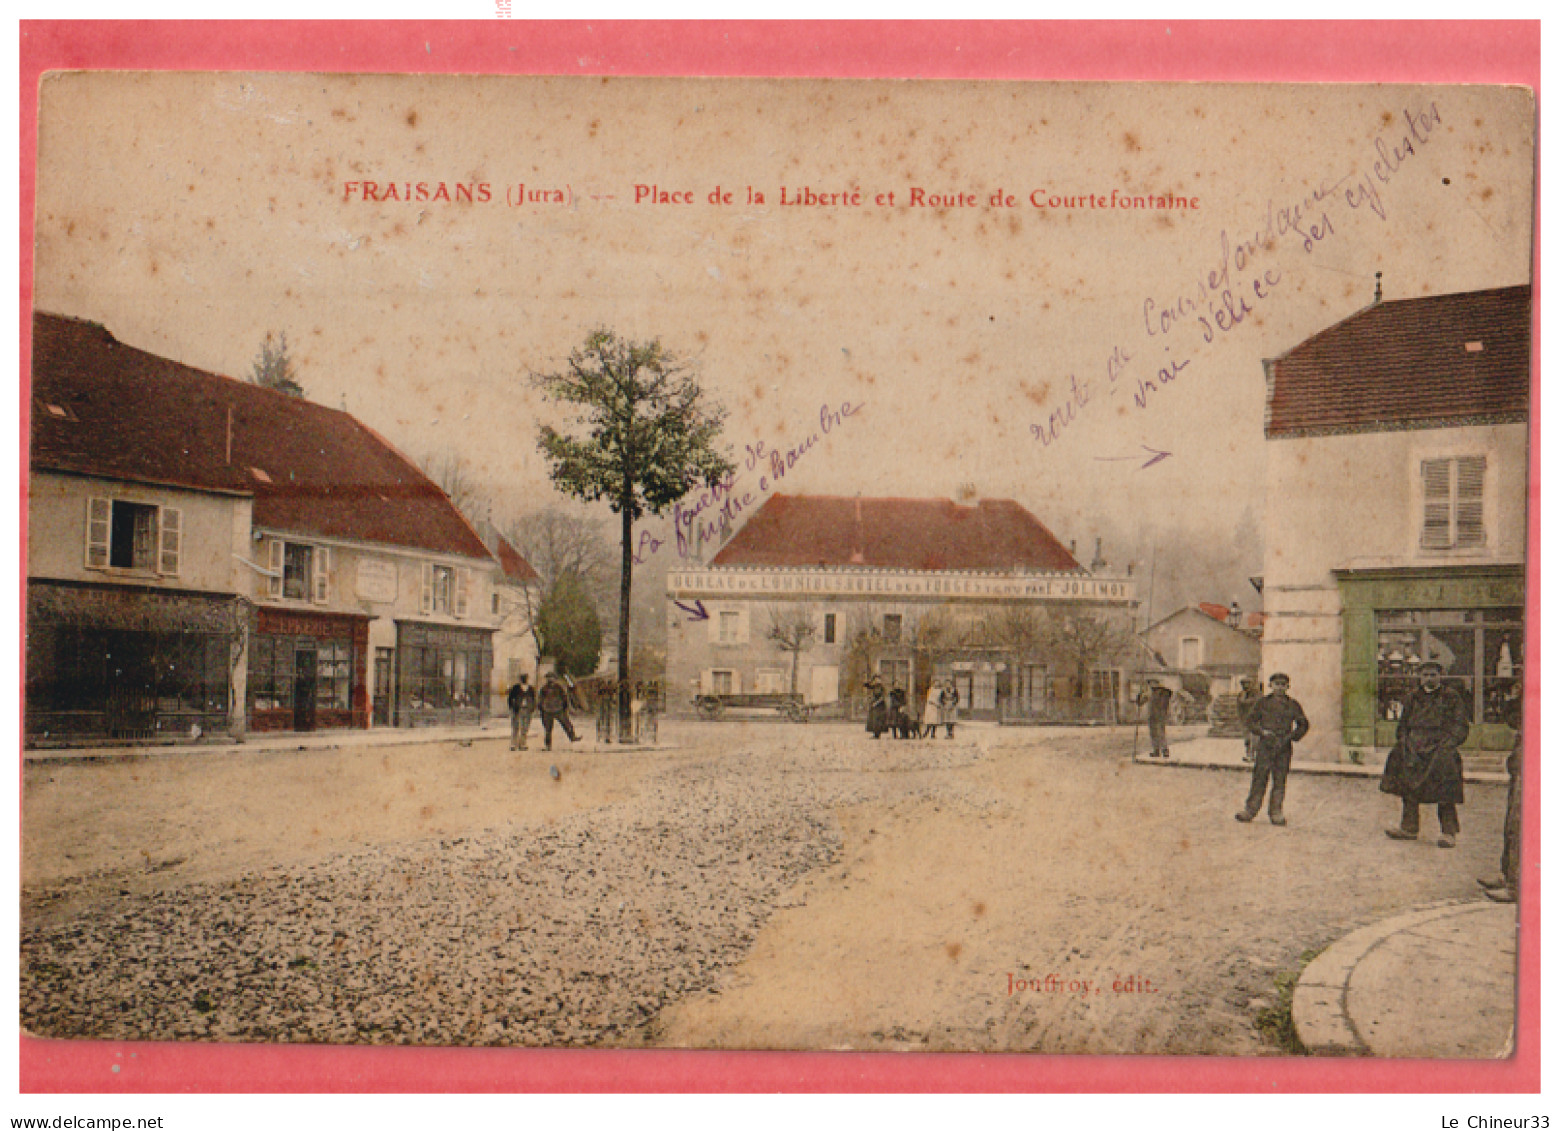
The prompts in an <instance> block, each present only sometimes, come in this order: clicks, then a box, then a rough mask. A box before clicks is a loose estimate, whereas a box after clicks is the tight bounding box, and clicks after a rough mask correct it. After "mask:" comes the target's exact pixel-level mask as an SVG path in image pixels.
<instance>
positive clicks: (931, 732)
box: [921, 679, 943, 738]
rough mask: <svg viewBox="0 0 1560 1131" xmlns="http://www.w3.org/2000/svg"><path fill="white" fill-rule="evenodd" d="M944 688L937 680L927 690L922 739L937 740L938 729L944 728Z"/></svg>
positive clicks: (922, 715) (922, 722) (922, 720)
mask: <svg viewBox="0 0 1560 1131" xmlns="http://www.w3.org/2000/svg"><path fill="white" fill-rule="evenodd" d="M942 696H943V687H942V684H941V683H939V682H938V681H937V680H935V679H934V680H932V685H931V686H930V687H928V688H927V689H926V710H925V711H924V712H923V713H922V714H921V737H922V738H936V737H937V728H938V727H940V726H942V721H943V720H942Z"/></svg>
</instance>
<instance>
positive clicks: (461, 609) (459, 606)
mask: <svg viewBox="0 0 1560 1131" xmlns="http://www.w3.org/2000/svg"><path fill="white" fill-rule="evenodd" d="M470 603H471V571H470V570H469V569H457V570H456V571H455V615H456V616H458V617H463V616H465V615H466V608H467V606H468V605H469V604H470Z"/></svg>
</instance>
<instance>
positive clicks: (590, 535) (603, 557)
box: [504, 504, 618, 625]
mask: <svg viewBox="0 0 1560 1131" xmlns="http://www.w3.org/2000/svg"><path fill="white" fill-rule="evenodd" d="M504 536H505V537H506V538H508V539H509V541H510V543H511V544H513V546H514V547H515V549H517V550H519V551H520V553H521V554H523V555H524V556H525V560H526V561H528V562H530V563H531V568H532V569H534V570H536V572H537V575H538V576H539V577H540V578H541V579H542V592H543V594H547V593H550V592H552V588H553V586H554V585H556V584H557V582H558V579H559V578H560V577H562V576H564V575H565V574H572V575H574V576H575V577H577V578H579V580H580V582H581V584H583V585H584V586H585V590H586V592H588V593H589V594H590V596H591V600H592V601H593V602H594V603H595V605H596V608H597V611H598V612H600V613H602V614H603V615H602V623H603V624H604V625H615V622H616V618H615V617H610V616H607V615H605V614H607V613H608V612H609V611H610V610H611V608H612V605H613V601H612V598H613V596H614V595H615V594H616V592H617V586H618V577H617V570H616V568H615V566H614V562H613V546H612V543H611V541H610V540H609V538H608V536H607V533H606V525H605V523H604V522H603V521H602V520H601V519H600V518H598V517H596V516H594V515H592V514H591V513H590V512H589V511H588V510H586V509H585V508H584V507H578V506H559V505H557V504H553V505H551V506H547V507H544V508H543V509H541V510H539V511H534V512H532V513H531V514H527V515H523V516H521V517H520V518H517V519H513V520H511V521H510V522H509V523H507V524H506V526H505V530H504Z"/></svg>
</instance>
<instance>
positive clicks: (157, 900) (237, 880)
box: [22, 728, 981, 1045]
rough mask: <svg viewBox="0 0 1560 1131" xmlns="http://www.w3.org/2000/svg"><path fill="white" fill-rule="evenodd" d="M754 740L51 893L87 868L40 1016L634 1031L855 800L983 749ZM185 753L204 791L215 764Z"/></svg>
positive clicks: (110, 1034) (352, 1035)
mask: <svg viewBox="0 0 1560 1131" xmlns="http://www.w3.org/2000/svg"><path fill="white" fill-rule="evenodd" d="M723 729H724V728H723ZM760 734H761V736H762V737H765V738H769V739H771V741H772V737H773V735H772V733H771V734H769V735H764V734H763V732H762V731H760ZM851 737H852V739H854V737H855V736H854V735H852V736H851ZM750 745H751V744H746V743H740V742H739V743H737V744H736V748H735V749H732V750H730V751H729V752H726V753H722V754H720V755H718V756H710V755H685V756H679V757H672V758H659V759H658V760H659V761H661V762H662V763H663V764H662V765H661V766H660V767H659V769H657V770H656V771H654V772H652V773H651V774H649V775H648V776H647V777H646V779H645V780H644V781H643V782H642V783H641V785H640V787H639V788H638V789H637V790H636V792H635V794H634V796H633V797H632V798H630V799H627V800H624V801H621V802H618V803H609V804H605V805H601V806H598V807H594V808H587V809H585V810H583V811H580V812H576V813H574V814H572V815H568V816H563V817H559V816H557V815H551V816H549V817H548V818H546V819H545V820H544V821H543V822H542V823H541V824H539V825H534V826H524V827H520V828H508V829H487V830H482V831H478V832H473V833H470V834H468V835H463V836H454V837H439V838H437V839H422V840H417V839H414V840H409V841H398V842H391V843H385V844H379V845H374V846H372V847H367V848H358V849H355V850H348V851H340V852H335V853H332V854H330V855H326V856H324V857H323V858H319V859H314V860H309V861H302V862H299V863H296V864H293V865H291V866H286V867H277V866H272V867H260V868H256V869H253V870H247V871H243V872H242V873H241V874H238V875H236V876H233V877H232V878H228V879H222V880H214V879H207V880H201V881H197V882H193V883H188V884H179V885H174V886H171V887H169V888H167V889H166V890H149V891H132V890H129V889H126V888H116V889H112V890H111V891H104V892H101V893H100V894H99V895H98V896H97V897H96V898H94V899H92V900H90V906H87V907H78V908H77V911H78V914H76V915H75V916H74V917H70V918H64V917H63V916H61V915H59V914H46V913H45V912H46V910H47V909H48V908H49V907H50V905H51V904H53V903H56V902H58V901H60V900H61V899H65V898H68V896H69V895H70V894H71V890H72V888H73V887H75V886H79V883H78V884H73V883H72V880H71V878H69V877H62V878H57V879H56V880H55V881H54V882H53V883H42V884H35V885H31V886H30V887H29V888H28V890H27V892H26V895H27V897H28V899H27V902H28V904H29V906H30V907H31V908H32V909H33V911H34V914H33V915H30V916H27V918H28V919H29V920H41V921H40V922H37V923H34V922H29V923H28V924H27V926H26V927H25V928H24V931H23V939H22V962H23V968H24V975H23V988H22V1018H23V1023H24V1025H25V1027H26V1028H27V1029H29V1030H30V1031H32V1032H34V1033H37V1034H39V1035H47V1036H56V1037H71V1036H92V1037H100V1038H120V1039H167V1038H174V1039H203V1040H241V1041H303V1042H354V1043H396V1044H403V1043H411V1044H483V1045H539V1044H545V1045H590V1044H598V1043H603V1042H605V1043H622V1042H624V1041H627V1040H631V1039H632V1038H631V1036H630V1035H631V1034H632V1033H633V1032H634V1031H635V1030H636V1029H638V1028H639V1027H640V1026H641V1025H643V1024H644V1023H645V1022H646V1021H647V1020H648V1019H649V1018H651V1017H653V1016H655V1015H656V1014H657V1013H658V1012H659V1011H660V1010H661V1009H662V1008H663V1007H664V1006H665V1005H666V1004H667V1003H668V1002H671V1001H674V1000H677V999H678V998H680V997H682V996H684V995H686V994H687V993H689V992H690V991H693V990H697V989H701V988H705V987H708V986H709V985H711V984H712V981H713V979H714V978H715V976H716V974H717V973H718V972H720V971H721V970H723V969H725V968H727V967H730V966H732V965H734V964H736V963H737V962H739V961H741V959H742V957H743V956H744V955H745V954H746V952H747V951H748V949H749V947H750V946H751V945H752V942H753V940H754V938H755V936H756V934H757V932H758V931H759V930H760V929H761V928H762V926H763V925H764V923H765V921H766V920H767V919H768V918H769V916H770V914H771V912H772V910H773V909H774V907H775V906H776V905H777V904H779V903H781V902H783V899H784V896H785V893H786V892H787V891H789V890H790V889H791V888H792V887H793V886H794V885H795V883H796V882H797V880H798V879H799V878H800V877H801V876H803V875H805V874H806V873H808V872H809V871H811V870H813V869H817V868H820V867H825V866H827V865H829V864H831V863H833V862H834V861H835V860H836V859H838V857H839V853H840V849H841V831H840V825H839V821H838V819H837V817H836V816H835V813H836V812H837V811H838V810H839V809H840V808H841V807H846V806H852V805H857V804H860V803H862V802H864V801H868V800H884V799H889V798H891V799H892V800H894V801H896V802H898V801H908V800H912V799H916V798H923V797H937V798H943V799H947V800H948V801H949V802H953V803H957V802H960V801H961V800H964V801H965V802H966V803H968V802H967V799H963V798H962V797H961V790H960V788H959V786H958V784H957V783H956V782H952V781H949V780H947V779H946V777H945V776H943V777H940V776H939V775H938V774H937V771H946V770H948V769H949V768H951V767H955V766H958V765H967V764H970V763H971V762H972V761H974V760H975V759H977V758H979V757H980V756H981V750H980V748H979V747H978V746H976V745H973V744H949V746H948V747H947V748H941V747H937V746H935V745H934V744H930V743H928V744H925V745H924V746H923V745H914V744H895V745H887V744H882V743H879V744H877V745H876V746H867V745H866V744H865V743H864V742H863V743H854V742H847V743H843V744H840V743H835V742H831V741H830V740H829V739H828V738H827V737H825V732H824V731H823V730H822V728H815V729H814V730H813V731H809V732H802V741H801V742H800V743H797V744H794V745H792V746H791V748H789V749H787V750H785V751H783V752H782V751H777V750H774V749H762V750H754V749H751V748H744V747H747V746H750ZM332 756H333V755H332V754H329V753H324V754H319V755H314V756H312V757H318V758H330V757H332ZM437 756H438V755H437V754H436V753H435V752H431V751H430V752H428V754H427V755H426V757H428V758H430V759H433V758H437ZM499 757H500V758H501V757H502V756H499ZM586 757H589V756H586V755H579V756H576V757H575V758H574V762H573V764H572V765H570V767H569V768H570V771H571V776H572V770H573V769H574V768H575V767H577V766H578V765H579V764H580V763H581V760H582V759H584V758H586ZM595 757H596V758H597V762H596V764H595V766H594V768H593V772H594V773H595V774H596V776H597V777H602V776H608V775H610V767H609V766H608V765H607V764H606V763H605V760H608V759H613V758H633V757H636V756H635V755H613V754H600V755H597V756H595ZM531 758H536V760H534V761H533V760H531ZM531 758H528V759H527V768H526V769H525V770H524V771H523V773H525V774H526V775H528V776H529V777H530V778H532V779H534V780H533V781H532V785H533V787H534V788H536V789H542V790H545V789H546V788H548V786H549V785H550V784H551V782H552V778H551V775H550V773H548V771H547V769H545V768H544V764H543V761H542V760H540V758H539V757H538V756H531ZM494 761H495V764H496V765H497V766H498V767H499V772H506V773H508V772H512V771H509V770H508V768H507V767H504V766H503V764H502V762H501V761H499V760H498V759H497V758H495V759H494ZM297 765H298V760H297V759H290V760H285V761H279V762H278V761H274V760H273V765H272V767H271V770H272V772H273V773H277V774H285V773H286V772H287V768H288V767H289V766H293V767H296V766H297ZM437 768H438V767H437V763H436V762H435V763H430V764H429V770H430V771H431V772H437ZM187 769H188V770H189V771H190V772H189V774H188V775H184V776H183V780H181V781H180V782H179V785H180V787H182V788H186V789H187V788H189V785H190V782H191V781H193V780H198V779H199V778H200V777H202V776H203V775H202V774H201V773H200V769H201V768H200V767H198V766H191V767H187ZM206 769H208V770H209V771H210V774H212V775H216V774H219V773H220V770H221V767H220V766H216V765H212V764H210V763H208V764H207V766H206ZM83 772H85V773H87V774H90V773H91V772H92V771H91V770H90V769H85V770H84V771H82V770H78V771H77V773H76V774H75V775H71V776H80V775H81V774H82V773H83ZM56 773H58V771H56ZM562 776H563V775H562V774H560V777H562ZM251 784H254V783H251ZM170 800H171V799H170ZM40 835H42V834H40ZM147 855H148V859H149V860H151V859H152V856H151V854H147ZM157 859H158V860H160V861H163V863H164V864H165V863H166V857H164V856H158V857H157ZM174 859H175V860H176V861H177V863H182V862H183V861H182V860H179V859H178V858H177V857H175V858H174ZM175 866H177V864H176V865H175ZM55 867H56V870H57V869H58V865H57V864H56V866H55ZM162 870H165V868H164V867H163V866H162V865H159V864H158V863H153V864H151V865H149V867H148V869H147V871H150V872H153V873H156V872H159V871H162ZM113 874H114V873H111V875H113ZM101 878H102V877H99V879H101ZM99 886H100V887H101V886H102V885H101V884H100V885H99ZM62 919H63V921H61V920H62Z"/></svg>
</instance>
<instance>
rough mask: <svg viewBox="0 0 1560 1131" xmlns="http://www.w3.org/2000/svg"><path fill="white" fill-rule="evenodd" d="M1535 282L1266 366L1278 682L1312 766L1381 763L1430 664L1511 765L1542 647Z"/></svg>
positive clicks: (1269, 591) (1363, 321)
mask: <svg viewBox="0 0 1560 1131" xmlns="http://www.w3.org/2000/svg"><path fill="white" fill-rule="evenodd" d="M1531 319H1532V297H1531V294H1530V292H1529V288H1528V287H1526V286H1518V287H1501V288H1497V289H1493V290H1485V291H1472V292H1466V293H1461V294H1446V295H1432V296H1428V297H1425V298H1414V299H1404V300H1399V301H1392V302H1383V301H1381V298H1380V295H1379V293H1378V295H1377V299H1376V301H1375V302H1374V303H1372V304H1371V305H1370V306H1368V307H1366V308H1365V309H1363V310H1361V311H1359V312H1358V313H1356V314H1354V315H1352V316H1350V317H1349V318H1346V319H1344V320H1343V321H1342V322H1339V323H1338V324H1336V325H1334V326H1331V327H1329V328H1327V329H1325V330H1323V331H1321V332H1320V333H1318V334H1316V335H1315V336H1314V337H1312V338H1309V339H1307V340H1306V341H1304V342H1302V343H1301V344H1299V345H1298V346H1296V347H1295V348H1294V349H1292V350H1290V351H1289V352H1288V353H1285V354H1284V355H1283V356H1281V357H1279V358H1276V359H1274V360H1271V361H1267V362H1265V363H1264V367H1265V369H1266V372H1267V385H1268V394H1267V423H1266V430H1267V440H1268V490H1267V530H1266V564H1265V567H1264V589H1263V596H1264V599H1265V605H1266V613H1267V618H1266V624H1265V632H1264V635H1263V640H1262V667H1263V669H1264V671H1265V673H1267V674H1272V673H1273V672H1275V671H1283V672H1286V673H1288V674H1289V676H1290V677H1291V680H1292V691H1293V694H1294V695H1295V697H1296V698H1298V699H1299V700H1300V701H1301V702H1302V703H1304V704H1305V709H1306V712H1307V714H1308V715H1309V716H1310V718H1311V722H1312V728H1311V735H1310V736H1309V737H1308V738H1307V739H1306V745H1307V747H1310V748H1312V750H1313V751H1314V753H1313V754H1312V755H1311V756H1313V757H1319V758H1329V757H1336V758H1338V759H1339V760H1344V761H1348V760H1358V761H1362V762H1365V763H1367V764H1373V763H1379V762H1381V761H1383V760H1384V759H1385V757H1386V753H1387V751H1388V749H1390V748H1391V746H1392V744H1393V743H1394V741H1395V740H1396V735H1397V720H1398V718H1399V717H1400V715H1401V713H1402V708H1403V703H1404V701H1405V699H1406V697H1407V694H1408V692H1409V690H1411V689H1412V687H1413V686H1414V685H1415V683H1416V682H1417V677H1416V670H1417V668H1418V666H1419V664H1421V663H1423V662H1426V661H1432V660H1433V661H1435V662H1437V663H1440V664H1441V665H1443V667H1444V668H1445V672H1446V678H1447V681H1448V682H1449V683H1450V684H1451V685H1452V686H1454V687H1455V688H1456V689H1457V690H1458V691H1459V692H1460V693H1461V694H1462V695H1463V697H1464V700H1465V702H1466V703H1467V705H1468V710H1469V717H1470V718H1471V719H1472V721H1473V728H1472V730H1471V731H1470V733H1469V736H1468V741H1467V742H1466V743H1465V744H1464V746H1463V752H1464V758H1465V760H1469V759H1472V760H1471V761H1470V764H1471V765H1473V766H1476V767H1478V768H1483V769H1498V768H1499V767H1500V766H1501V765H1502V759H1503V757H1504V754H1505V752H1506V751H1508V750H1510V749H1511V742H1512V738H1513V735H1512V732H1511V730H1510V729H1509V728H1507V727H1506V726H1505V725H1503V724H1502V723H1501V722H1500V710H1499V707H1500V703H1501V701H1502V699H1503V697H1504V695H1505V693H1506V691H1507V690H1508V689H1510V688H1511V687H1512V686H1513V685H1514V684H1515V682H1516V681H1518V680H1520V679H1521V678H1522V674H1523V668H1524V657H1525V652H1526V649H1525V643H1526V632H1527V626H1526V608H1525V606H1526V601H1525V594H1526V587H1525V581H1524V573H1525V568H1526V547H1527V459H1528V384H1529V381H1528V372H1529V357H1530V354H1529V342H1530V339H1531Z"/></svg>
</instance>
